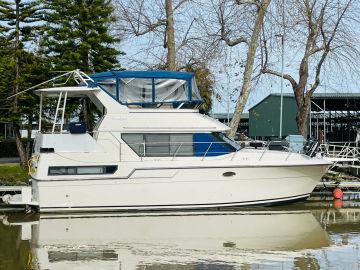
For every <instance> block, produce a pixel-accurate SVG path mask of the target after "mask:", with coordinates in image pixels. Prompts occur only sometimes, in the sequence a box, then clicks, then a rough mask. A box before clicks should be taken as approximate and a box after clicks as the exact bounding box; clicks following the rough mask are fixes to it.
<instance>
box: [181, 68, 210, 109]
mask: <svg viewBox="0 0 360 270" xmlns="http://www.w3.org/2000/svg"><path fill="white" fill-rule="evenodd" d="M186 71H188V72H193V73H194V74H195V80H196V82H197V87H198V88H199V91H200V95H201V97H202V99H203V101H204V102H203V103H202V104H201V105H200V107H199V111H200V112H201V113H206V114H207V113H208V112H209V111H210V109H211V106H212V100H211V98H212V94H213V87H214V78H213V75H212V73H211V71H210V70H209V69H208V68H207V67H206V66H205V65H197V66H194V65H193V66H188V67H187V68H186Z"/></svg>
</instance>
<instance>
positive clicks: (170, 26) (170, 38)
mask: <svg viewBox="0 0 360 270" xmlns="http://www.w3.org/2000/svg"><path fill="white" fill-rule="evenodd" d="M165 12H166V32H165V38H166V42H165V45H166V48H167V69H168V70H176V52H175V31H174V14H173V6H172V0H165Z"/></svg>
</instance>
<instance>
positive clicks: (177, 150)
mask: <svg viewBox="0 0 360 270" xmlns="http://www.w3.org/2000/svg"><path fill="white" fill-rule="evenodd" d="M182 145H183V143H180V145H179V147H178V148H177V149H176V151H175V153H174V156H173V158H172V160H174V159H175V157H176V155H177V153H178V152H179V150H180V148H181V146H182Z"/></svg>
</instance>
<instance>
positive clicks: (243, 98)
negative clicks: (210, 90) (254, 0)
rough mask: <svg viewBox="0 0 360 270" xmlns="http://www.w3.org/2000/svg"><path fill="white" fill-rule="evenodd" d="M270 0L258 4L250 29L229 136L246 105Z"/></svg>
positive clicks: (234, 129) (237, 123) (237, 124)
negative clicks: (240, 85) (241, 82)
mask: <svg viewBox="0 0 360 270" xmlns="http://www.w3.org/2000/svg"><path fill="white" fill-rule="evenodd" d="M270 1H271V0H263V1H261V3H260V4H259V5H258V10H257V16H256V21H255V25H254V27H253V29H252V34H251V38H250V40H249V42H248V52H247V58H246V64H245V70H244V75H243V77H244V78H243V84H242V88H241V92H240V96H239V99H238V101H237V103H236V107H235V111H234V115H233V118H232V119H231V123H230V128H231V129H230V131H229V134H228V135H229V137H230V138H234V137H235V134H236V131H237V129H238V126H239V123H240V120H241V114H242V112H243V110H244V107H245V105H246V102H247V100H248V98H249V94H250V91H251V77H252V74H253V69H254V61H255V54H256V49H257V47H258V43H259V42H258V41H259V36H260V32H261V28H262V24H263V21H264V17H265V13H266V11H267V8H268V6H269V4H270Z"/></svg>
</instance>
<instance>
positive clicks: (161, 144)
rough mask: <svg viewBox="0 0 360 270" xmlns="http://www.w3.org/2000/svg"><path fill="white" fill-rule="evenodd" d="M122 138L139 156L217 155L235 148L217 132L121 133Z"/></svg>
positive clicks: (232, 150)
mask: <svg viewBox="0 0 360 270" xmlns="http://www.w3.org/2000/svg"><path fill="white" fill-rule="evenodd" d="M122 139H123V140H124V141H125V143H127V144H128V145H129V147H130V148H131V149H132V150H134V151H135V153H136V154H137V155H139V156H142V157H144V156H147V157H162V156H163V157H165V156H204V155H205V156H219V155H224V154H228V153H230V152H234V151H236V150H237V149H236V148H235V147H234V146H233V145H231V144H230V143H229V142H227V141H225V140H224V139H223V137H221V135H220V134H217V133H214V134H212V133H195V134H166V133H149V134H130V133H128V134H122Z"/></svg>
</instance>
